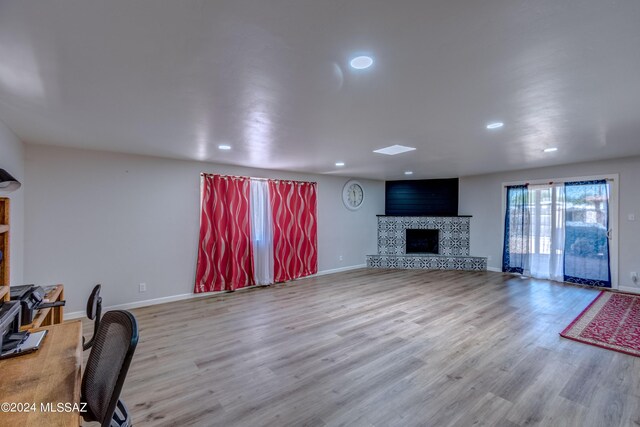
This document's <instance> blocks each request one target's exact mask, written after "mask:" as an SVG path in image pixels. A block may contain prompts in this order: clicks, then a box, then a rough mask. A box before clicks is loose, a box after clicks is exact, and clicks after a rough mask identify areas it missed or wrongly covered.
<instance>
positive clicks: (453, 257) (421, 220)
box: [367, 215, 487, 271]
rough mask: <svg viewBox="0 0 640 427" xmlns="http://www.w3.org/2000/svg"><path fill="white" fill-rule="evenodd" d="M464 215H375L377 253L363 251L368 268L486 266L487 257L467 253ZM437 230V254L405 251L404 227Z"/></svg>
mask: <svg viewBox="0 0 640 427" xmlns="http://www.w3.org/2000/svg"><path fill="white" fill-rule="evenodd" d="M470 222H471V217H468V216H447V217H439V216H438V217H434V216H385V215H379V216H378V254H377V255H367V267H370V268H399V269H406V268H416V269H424V270H472V271H483V270H486V269H487V259H486V258H482V257H474V256H470V255H469V226H470ZM407 229H426V230H438V234H439V245H438V246H439V251H438V254H428V253H407V250H406V244H407V240H406V233H407V232H406V230H407Z"/></svg>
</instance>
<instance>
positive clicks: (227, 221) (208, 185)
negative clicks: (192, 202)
mask: <svg viewBox="0 0 640 427" xmlns="http://www.w3.org/2000/svg"><path fill="white" fill-rule="evenodd" d="M202 179H203V182H202V211H201V215H200V242H199V245H198V264H197V267H196V285H195V292H196V293H200V292H211V291H232V290H235V289H239V288H243V287H245V286H249V285H251V284H252V283H253V278H252V270H251V261H252V260H251V232H250V228H249V187H250V180H249V178H245V177H235V176H234V177H232V176H221V175H203V177H202Z"/></svg>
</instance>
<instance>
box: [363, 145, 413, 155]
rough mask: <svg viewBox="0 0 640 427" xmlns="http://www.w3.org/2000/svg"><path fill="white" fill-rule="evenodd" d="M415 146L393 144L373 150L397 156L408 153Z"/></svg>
mask: <svg viewBox="0 0 640 427" xmlns="http://www.w3.org/2000/svg"><path fill="white" fill-rule="evenodd" d="M413 150H415V148H413V147H405V146H404V145H397V144H396V145H391V146H389V147H384V148H381V149H379V150H373V152H374V153H380V154H386V155H388V156H395V155H396V154H400V153H406V152H407V151H413Z"/></svg>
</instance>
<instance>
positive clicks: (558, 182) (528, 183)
mask: <svg viewBox="0 0 640 427" xmlns="http://www.w3.org/2000/svg"><path fill="white" fill-rule="evenodd" d="M584 181H607V182H614V181H615V179H614V178H603V179H585V180H584ZM565 182H574V181H572V180H567V181H556V182H554V181H549V182H548V184H549V185H551V184H560V183H565ZM577 182H581V181H577ZM545 184H547V182H541V183H539V184H531V183H530V182H524V183H522V184H504V185H503V187H513V186H514V185H545Z"/></svg>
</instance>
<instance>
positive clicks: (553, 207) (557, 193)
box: [524, 183, 565, 282]
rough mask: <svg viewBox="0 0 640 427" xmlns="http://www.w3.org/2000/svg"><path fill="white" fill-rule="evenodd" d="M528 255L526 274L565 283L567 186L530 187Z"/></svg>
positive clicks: (558, 184) (560, 184)
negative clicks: (565, 187)
mask: <svg viewBox="0 0 640 427" xmlns="http://www.w3.org/2000/svg"><path fill="white" fill-rule="evenodd" d="M528 209H529V212H530V219H531V221H530V224H529V227H530V228H529V254H528V256H527V259H526V260H525V267H524V274H525V275H527V276H531V277H535V278H538V279H550V280H557V281H560V282H561V281H563V280H564V236H565V231H564V213H565V191H564V184H563V183H557V184H544V185H530V186H529V206H528Z"/></svg>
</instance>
